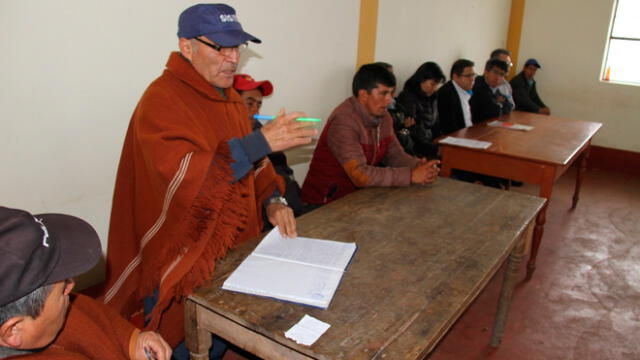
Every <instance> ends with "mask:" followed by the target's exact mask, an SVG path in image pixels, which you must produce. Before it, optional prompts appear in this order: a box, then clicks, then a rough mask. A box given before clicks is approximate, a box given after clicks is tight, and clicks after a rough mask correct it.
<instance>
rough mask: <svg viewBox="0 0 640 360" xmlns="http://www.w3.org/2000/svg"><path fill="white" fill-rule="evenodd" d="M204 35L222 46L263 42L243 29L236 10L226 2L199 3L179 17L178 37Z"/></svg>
mask: <svg viewBox="0 0 640 360" xmlns="http://www.w3.org/2000/svg"><path fill="white" fill-rule="evenodd" d="M198 36H204V37H206V38H207V39H209V40H211V41H215V42H216V43H217V44H218V45H220V46H225V47H233V46H238V45H240V44H244V43H246V42H247V41H251V42H254V43H258V44H259V43H261V42H262V41H261V40H260V39H258V38H256V37H255V36H253V35H251V34H248V33H246V32H244V30H242V25H240V23H239V22H238V17H237V16H236V11H235V10H234V9H233V8H232V7H231V6H229V5H226V4H198V5H193V6H192V7H190V8H188V9H186V10H185V11H183V12H182V14H180V18H179V19H178V37H180V38H187V39H192V38H195V37H198Z"/></svg>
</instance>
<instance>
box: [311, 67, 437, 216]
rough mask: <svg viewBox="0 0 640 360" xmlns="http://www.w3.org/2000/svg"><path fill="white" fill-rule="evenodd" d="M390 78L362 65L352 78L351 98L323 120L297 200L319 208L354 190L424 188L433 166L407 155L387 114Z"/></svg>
mask: <svg viewBox="0 0 640 360" xmlns="http://www.w3.org/2000/svg"><path fill="white" fill-rule="evenodd" d="M395 86H396V79H395V77H394V76H393V74H392V73H390V72H389V71H387V70H386V69H385V68H384V67H382V66H380V65H376V64H368V65H363V66H362V67H361V68H360V69H359V70H358V72H357V73H356V74H355V76H354V78H353V84H352V91H353V96H352V97H349V98H348V99H346V100H345V101H344V102H343V103H342V104H340V105H339V106H338V107H337V108H336V109H335V110H334V111H333V113H332V114H331V116H330V117H329V119H328V121H327V124H326V125H325V127H324V129H323V131H322V134H321V135H320V139H319V141H318V144H317V146H316V149H315V152H314V153H313V159H312V160H311V165H310V167H309V172H308V174H307V177H306V179H305V181H304V185H303V186H302V200H303V201H305V202H307V203H308V204H312V205H316V206H320V205H323V204H326V203H329V202H331V201H333V200H336V199H338V198H341V197H343V196H345V195H347V194H349V193H351V192H354V191H356V190H357V189H358V188H364V187H370V186H409V185H410V184H429V183H432V182H434V181H435V180H436V178H437V176H438V166H437V161H435V160H433V161H427V160H426V159H418V158H415V157H412V156H409V155H407V153H405V152H404V150H403V148H402V146H401V145H400V143H399V142H398V139H397V138H396V136H395V133H394V130H393V121H392V119H391V116H390V115H389V113H388V112H387V106H389V104H390V103H391V101H392V96H393V90H394V88H395Z"/></svg>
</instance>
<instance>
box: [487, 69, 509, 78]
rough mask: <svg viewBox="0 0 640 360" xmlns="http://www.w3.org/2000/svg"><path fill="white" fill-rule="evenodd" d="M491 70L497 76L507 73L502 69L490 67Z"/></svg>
mask: <svg viewBox="0 0 640 360" xmlns="http://www.w3.org/2000/svg"><path fill="white" fill-rule="evenodd" d="M491 72H492V73H494V74H496V75H498V76H499V77H504V76H505V75H507V73H505V72H504V71H502V70H496V69H491Z"/></svg>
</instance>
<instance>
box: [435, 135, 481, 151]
mask: <svg viewBox="0 0 640 360" xmlns="http://www.w3.org/2000/svg"><path fill="white" fill-rule="evenodd" d="M439 143H440V144H450V145H458V146H464V147H469V148H474V149H486V148H488V147H489V146H491V143H490V142H488V141H480V140H472V139H465V138H459V137H453V136H447V137H446V138H444V139H442V140H440V141H439Z"/></svg>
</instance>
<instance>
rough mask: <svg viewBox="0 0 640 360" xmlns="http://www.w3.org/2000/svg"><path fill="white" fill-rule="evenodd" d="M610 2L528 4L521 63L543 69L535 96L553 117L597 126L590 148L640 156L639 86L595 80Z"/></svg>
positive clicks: (586, 0) (576, 0) (534, 1)
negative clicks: (531, 61)
mask: <svg viewBox="0 0 640 360" xmlns="http://www.w3.org/2000/svg"><path fill="white" fill-rule="evenodd" d="M613 4H614V0H563V1H557V0H529V1H527V2H526V6H525V16H524V23H523V28H522V39H521V42H520V60H521V63H523V62H524V61H525V60H526V59H527V58H529V57H534V58H536V59H537V60H538V61H539V62H540V64H541V65H542V68H541V69H540V70H539V71H538V72H537V74H536V81H537V82H538V86H537V87H538V92H539V93H540V97H541V98H542V99H543V100H544V102H545V103H546V104H547V105H548V106H549V107H550V108H551V112H552V114H553V115H556V116H560V117H567V118H573V119H579V120H588V121H598V122H602V123H603V127H602V128H601V129H600V131H599V132H598V133H597V134H596V136H595V137H594V139H593V144H594V145H599V146H604V147H608V148H615V149H622V150H628V151H634V152H640V87H639V86H631V85H620V84H612V83H605V82H601V81H600V80H599V79H600V71H601V67H602V61H603V57H604V51H605V47H606V40H607V37H608V30H609V23H610V19H611V14H612V11H613ZM518 70H520V69H518Z"/></svg>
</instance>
